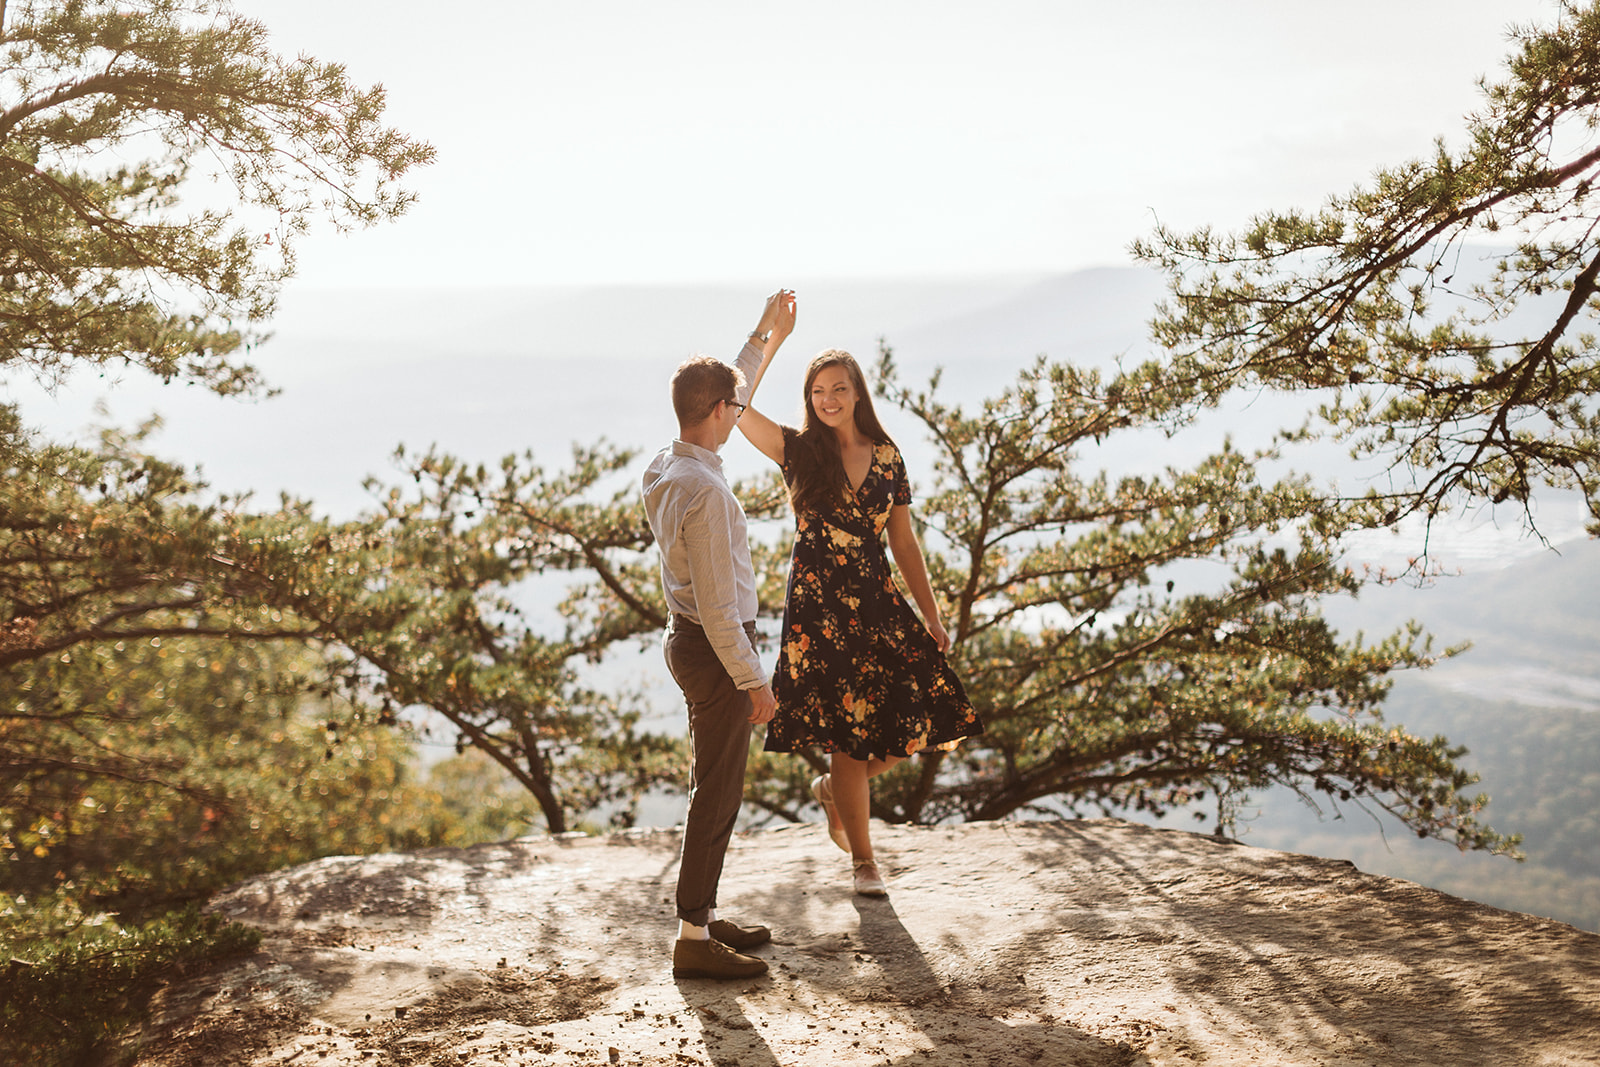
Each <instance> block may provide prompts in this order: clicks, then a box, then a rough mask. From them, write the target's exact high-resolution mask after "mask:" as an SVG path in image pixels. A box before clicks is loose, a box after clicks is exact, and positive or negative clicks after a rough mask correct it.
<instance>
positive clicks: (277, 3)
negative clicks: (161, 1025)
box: [236, 0, 1555, 287]
mask: <svg viewBox="0 0 1600 1067" xmlns="http://www.w3.org/2000/svg"><path fill="white" fill-rule="evenodd" d="M236 3H237V6H238V7H239V8H240V10H242V11H244V12H246V13H248V14H250V15H252V16H255V17H257V18H260V19H261V20H262V21H264V22H265V23H266V24H267V25H268V26H269V27H270V28H271V30H272V32H273V38H274V41H275V42H276V44H277V47H278V48H279V50H280V51H283V52H288V53H295V52H308V53H310V54H313V55H316V56H318V57H320V58H324V59H337V60H340V61H343V62H345V63H346V64H347V66H348V67H349V69H350V71H351V72H352V74H353V75H354V76H355V77H356V78H357V79H358V80H360V81H362V82H363V83H368V84H370V83H372V82H382V83H383V84H384V85H385V86H386V87H387V89H388V91H389V101H390V112H391V117H392V120H393V122H394V123H395V124H396V125H398V126H400V127H402V128H404V129H406V130H408V131H411V132H414V133H416V134H418V135H420V136H422V137H425V138H427V139H428V140H431V141H432V142H433V143H434V144H435V145H436V146H437V147H438V149H439V159H438V162H437V163H436V164H435V165H434V166H433V167H431V168H429V169H428V170H427V171H425V172H423V173H420V174H419V175H418V176H417V178H416V181H415V183H414V186H415V188H416V189H417V190H418V191H419V192H420V193H421V195H422V202H421V203H420V204H419V205H418V206H417V207H416V208H415V209H414V211H413V212H412V213H411V214H410V215H408V216H406V217H405V218H404V219H402V220H401V221H400V222H398V223H396V224H391V225H388V226H384V227H382V228H380V229H379V230H377V231H367V232H363V233H360V234H357V235H355V236H353V237H343V236H331V235H330V236H326V237H324V236H317V237H315V238H313V239H311V240H308V241H306V242H305V243H304V244H303V245H302V247H301V259H300V280H299V281H298V282H297V283H296V284H297V286H305V287H323V286H329V285H346V284H361V285H377V286H391V285H440V284H449V285H454V284H460V285H485V284H491V285H499V284H547V283H563V284H564V283H583V284H589V283H617V282H628V283H646V284H680V283H698V282H724V281H731V282H739V283H754V284H757V285H759V286H762V287H765V286H767V285H771V284H778V283H780V282H783V283H795V282H799V281H802V280H804V279H808V278H861V277H889V276H902V277H903V276H908V275H909V276H918V275H972V274H987V273H1034V272H1041V271H1064V270H1072V269H1077V268H1080V267H1089V266H1102V265H1107V264H1118V263H1125V262H1126V261H1127V256H1126V248H1127V245H1128V243H1129V242H1130V241H1131V240H1132V239H1133V238H1135V237H1137V236H1139V235H1141V234H1144V233H1146V232H1148V231H1149V229H1150V227H1151V225H1152V224H1153V222H1154V220H1155V219H1156V218H1157V217H1159V218H1160V219H1161V220H1162V221H1164V222H1167V223H1169V224H1176V225H1180V226H1186V227H1187V226H1192V225H1200V224H1205V223H1214V224H1217V225H1221V226H1224V227H1231V226H1237V225H1238V224H1240V223H1242V222H1243V221H1244V220H1245V219H1246V218H1248V216H1249V215H1250V214H1251V213H1253V212H1257V211H1261V210H1264V209H1268V208H1282V207H1287V206H1291V205H1304V206H1311V205H1314V204H1316V203H1318V202H1319V201H1320V200H1321V199H1322V198H1323V197H1324V195H1325V194H1327V193H1329V192H1334V191H1344V190H1346V189H1348V188H1349V187H1350V186H1351V185H1353V184H1354V183H1356V182H1358V181H1360V180H1362V179H1363V178H1364V177H1366V176H1367V175H1368V174H1370V173H1371V172H1372V170H1373V169H1374V168H1376V167H1378V166H1381V165H1385V164H1392V163H1397V162H1400V161H1401V160H1403V159H1407V158H1411V157H1413V156H1416V155H1419V154H1425V153H1427V152H1428V151H1429V149H1430V145H1431V142H1432V139H1433V138H1434V137H1435V136H1438V135H1441V134H1442V135H1444V136H1446V137H1447V138H1449V137H1452V136H1454V135H1456V134H1457V133H1458V132H1459V130H1460V129H1461V125H1462V123H1461V118H1462V116H1463V114H1465V113H1466V112H1468V111H1470V110H1472V109H1474V108H1475V107H1476V106H1477V103H1478V98H1477V90H1476V86H1475V81H1476V78H1477V77H1478V75H1480V74H1483V73H1487V72H1498V70H1499V69H1500V66H1501V63H1502V60H1503V58H1504V56H1505V55H1506V54H1507V52H1508V49H1509V45H1508V43H1507V41H1506V38H1505V34H1506V30H1507V28H1508V27H1509V26H1510V25H1512V24H1514V23H1519V24H1520V23H1527V22H1540V23H1545V22H1548V21H1549V20H1551V19H1553V18H1554V16H1555V4H1554V2H1553V0H1342V2H1341V3H1338V4H1326V3H1319V4H1311V3H1305V2H1296V0H1288V2H1285V0H1210V2H1206V3H1196V2H1195V0H1139V2H1133V3H1124V4H1111V3H1104V4H1094V5H1090V4H1084V3H1078V2H1063V0H985V2H983V3H981V4H980V3H976V2H972V0H966V2H951V0H917V2H881V3H880V2H872V0H848V2H835V0H825V2H809V0H802V2H799V3H794V4H786V5H778V4H754V3H749V2H742V3H741V2H731V0H679V2H674V3H662V2H660V0H593V2H580V0H572V2H555V0H531V2H530V0H477V2H476V3H473V4H467V5H459V6H446V5H442V4H438V3H426V4H425V3H418V2H415V0H381V2H380V0H334V2H330V0H236Z"/></svg>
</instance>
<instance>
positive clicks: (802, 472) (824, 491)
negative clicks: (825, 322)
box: [789, 348, 894, 515]
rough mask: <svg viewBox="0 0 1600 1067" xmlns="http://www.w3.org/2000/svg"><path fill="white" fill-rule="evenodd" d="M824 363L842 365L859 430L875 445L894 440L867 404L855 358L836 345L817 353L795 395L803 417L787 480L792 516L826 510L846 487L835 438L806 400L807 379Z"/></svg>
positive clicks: (811, 379) (869, 397)
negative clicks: (802, 404) (800, 401)
mask: <svg viewBox="0 0 1600 1067" xmlns="http://www.w3.org/2000/svg"><path fill="white" fill-rule="evenodd" d="M829 367H843V368H844V371H845V373H846V374H848V375H849V376H850V384H851V386H852V387H854V389H855V391H856V408H855V424H856V429H857V430H858V431H859V432H860V433H861V435H862V436H863V437H866V438H868V439H869V440H871V441H874V442H876V443H877V444H891V445H892V444H894V441H893V440H892V439H891V438H890V437H889V434H888V432H887V431H885V430H884V428H883V423H881V422H879V421H878V413H877V411H875V410H874V409H873V407H872V394H871V393H870V392H868V391H867V377H866V375H865V374H862V373H861V365H860V364H859V363H857V362H856V357H854V356H852V355H851V354H850V353H848V352H846V351H845V350H844V349H842V348H830V349H827V350H826V351H824V352H819V353H818V354H817V356H816V358H815V359H813V360H812V361H811V365H810V366H808V367H806V384H805V387H804V389H803V390H802V391H801V394H800V395H801V397H802V398H803V399H804V402H805V419H804V421H803V422H802V423H801V425H800V434H799V445H800V447H799V448H797V449H795V459H794V463H793V467H794V481H793V482H791V483H790V485H789V503H790V505H791V506H792V507H793V508H794V510H795V514H796V515H799V514H801V513H803V512H819V513H827V512H829V511H832V510H833V509H834V508H835V507H836V506H837V505H838V504H839V502H840V501H842V500H844V498H845V494H846V493H847V492H848V491H849V487H850V482H849V480H848V479H847V478H846V477H845V473H844V455H843V453H841V452H840V451H839V438H838V436H837V435H835V434H834V432H833V430H832V429H830V428H829V427H828V426H827V424H825V423H823V422H821V421H820V420H819V419H818V418H817V413H816V409H815V408H813V407H812V405H811V383H812V382H814V381H816V379H817V375H819V374H821V373H822V372H823V371H825V370H827V369H828V368H829Z"/></svg>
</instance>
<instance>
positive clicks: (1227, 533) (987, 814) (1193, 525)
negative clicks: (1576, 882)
mask: <svg viewBox="0 0 1600 1067" xmlns="http://www.w3.org/2000/svg"><path fill="white" fill-rule="evenodd" d="M1166 381H1167V379H1166V377H1165V372H1164V369H1163V368H1160V367H1156V366H1143V367H1138V368H1135V369H1133V370H1130V371H1124V372H1120V373H1118V374H1116V375H1114V376H1112V377H1111V378H1110V379H1108V380H1102V376H1101V375H1100V374H1099V373H1098V372H1093V371H1083V370H1080V369H1076V368H1072V367H1067V366H1061V365H1051V364H1048V363H1046V362H1044V361H1040V362H1039V363H1037V364H1036V365H1035V366H1034V367H1033V368H1031V369H1030V370H1027V371H1025V372H1023V373H1022V374H1021V375H1020V376H1019V378H1018V381H1017V383H1016V384H1015V385H1014V386H1013V387H1012V388H1010V389H1008V390H1006V391H1005V392H1004V393H1003V394H1001V395H1000V396H999V397H996V398H994V399H991V400H988V401H985V402H983V404H982V405H981V408H980V409H979V410H978V411H975V412H972V413H967V412H964V411H963V410H962V409H961V408H959V407H949V406H946V405H945V404H943V403H942V402H940V401H939V400H938V399H937V397H936V395H935V389H936V385H937V382H936V381H935V382H934V383H933V386H931V387H930V389H929V390H927V391H925V392H911V391H908V390H905V389H903V388H902V387H901V386H900V385H899V383H898V380H897V378H896V375H895V372H894V367H893V363H892V360H891V359H890V358H889V356H888V353H887V352H886V353H885V355H884V358H883V360H882V361H881V363H880V367H879V390H880V392H882V393H883V394H884V395H886V396H887V397H889V398H891V399H892V400H894V401H895V402H896V403H898V404H899V406H900V407H901V408H902V409H903V410H904V411H905V412H907V413H908V414H909V415H911V416H913V417H914V418H915V419H916V420H918V421H919V422H921V423H922V424H923V426H924V427H925V428H926V430H927V432H928V435H929V437H930V438H931V439H932V440H933V441H934V442H935V443H936V445H937V448H938V456H937V459H936V461H935V478H934V481H933V484H932V486H931V488H930V489H929V490H927V491H925V492H924V493H923V494H922V497H923V501H924V502H923V503H922V504H921V505H920V507H919V511H920V513H921V515H922V516H923V521H924V526H925V529H924V537H925V538H926V539H927V540H928V541H929V543H930V545H932V546H935V547H936V548H937V549H938V550H936V551H934V552H932V553H931V555H932V557H933V558H932V559H931V560H930V573H931V575H932V577H933V580H934V584H935V587H936V589H938V590H939V591H940V593H941V595H942V596H943V597H944V598H945V604H944V608H943V613H944V615H945V618H946V619H947V620H949V622H950V623H951V624H952V625H951V626H950V628H951V630H952V635H953V637H954V641H955V645H954V649H953V651H952V659H953V661H954V662H955V663H956V665H957V670H958V672H959V673H960V674H961V676H962V677H963V678H964V679H965V680H966V682H967V685H968V691H969V693H970V694H971V696H972V697H973V701H974V704H975V706H977V708H978V709H979V712H980V714H981V715H982V716H983V718H984V721H985V723H986V724H987V725H988V730H987V732H986V733H985V734H984V735H983V736H982V737H981V738H978V739H975V740H974V741H970V742H968V743H966V744H964V745H963V746H962V747H961V748H960V749H958V750H956V751H955V752H953V753H950V754H948V755H946V754H939V753H923V754H922V755H921V756H920V758H919V759H918V760H917V761H914V762H911V763H908V765H906V766H903V767H901V768H897V769H896V772H893V773H892V774H891V776H888V777H886V778H885V779H884V782H885V788H883V789H875V791H874V794H875V800H874V803H875V805H876V806H877V812H878V814H880V815H881V816H882V817H884V818H887V819H892V820H913V821H924V820H938V819H944V818H951V817H959V818H968V819H993V818H1001V817H1004V816H1006V815H1010V814H1013V813H1016V812H1020V811H1030V810H1036V811H1057V810H1060V809H1061V808H1062V807H1065V808H1067V809H1069V810H1075V809H1080V808H1083V807H1091V808H1098V809H1102V810H1117V809H1127V808H1131V809H1133V810H1136V811H1144V812H1149V813H1152V814H1160V813H1162V812H1165V811H1168V810H1171V809H1173V808H1174V807H1179V806H1183V805H1186V804H1189V803H1192V802H1194V801H1195V800H1197V799H1201V798H1204V797H1206V796H1208V795H1209V796H1211V797H1214V798H1216V799H1217V801H1218V805H1219V819H1220V821H1221V822H1222V823H1223V824H1227V823H1228V822H1229V821H1230V820H1231V817H1232V809H1231V804H1233V803H1234V802H1235V801H1236V800H1237V798H1239V797H1241V796H1242V795H1244V794H1245V793H1246V792H1247V791H1249V790H1253V789H1259V788H1261V787H1263V786H1265V785H1267V784H1269V783H1278V784H1284V785H1288V786H1290V787H1292V788H1295V789H1305V790H1310V791H1314V792H1321V793H1328V794H1334V795H1343V796H1352V795H1362V796H1365V797H1368V798H1369V799H1371V801H1372V802H1373V803H1375V804H1377V805H1378V806H1379V807H1382V808H1385V809H1387V810H1388V811H1390V812H1391V813H1392V814H1394V815H1395V816H1396V817H1398V818H1399V819H1401V820H1402V821H1404V822H1405V823H1406V824H1407V825H1408V826H1410V827H1411V828H1412V829H1413V830H1415V831H1416V832H1418V833H1420V834H1426V835H1428V836H1439V837H1446V838H1449V839H1451V840H1453V841H1455V843H1456V844H1457V845H1458V846H1460V847H1462V848H1472V849H1486V850H1490V851H1502V850H1506V849H1509V848H1511V847H1513V846H1514V844H1515V842H1514V840H1512V839H1507V838H1504V837H1502V836H1501V835H1499V834H1496V833H1495V832H1494V831H1492V830H1490V829H1488V828H1487V827H1485V826H1483V825H1481V824H1480V823H1479V822H1478V819H1477V815H1478V813H1479V812H1480V811H1481V809H1482V806H1483V804H1484V803H1485V801H1486V798H1484V797H1480V796H1469V795H1467V794H1466V793H1465V792H1464V790H1465V789H1466V788H1467V787H1468V786H1470V785H1471V784H1472V782H1473V781H1474V779H1473V777H1472V776H1471V775H1470V774H1469V773H1467V772H1466V771H1464V770H1462V769H1461V768H1459V767H1457V766H1456V765H1455V760H1456V759H1457V758H1458V757H1459V756H1460V752H1459V751H1458V750H1455V749H1453V748H1451V747H1450V745H1449V744H1448V742H1446V741H1445V740H1444V739H1443V738H1435V739H1433V740H1426V739H1422V738H1417V737H1413V736H1411V735H1409V734H1406V733H1405V732H1404V731H1401V730H1398V729H1393V728H1389V727H1387V726H1385V725H1384V724H1383V722H1382V716H1381V713H1380V706H1381V702H1382V700H1383V698H1384V695H1385V694H1386V692H1387V690H1388V676H1389V674H1390V672H1392V671H1395V670H1398V669H1403V668H1407V667H1417V666H1424V665H1426V664H1427V663H1429V662H1431V660H1432V655H1431V653H1430V651H1429V648H1428V643H1427V642H1426V641H1424V640H1422V639H1421V635H1420V632H1419V631H1418V629H1417V628H1416V627H1415V626H1412V627H1410V628H1408V629H1406V630H1404V631H1402V632H1399V633H1396V634H1394V635H1391V636H1390V637H1388V638H1386V639H1384V640H1383V641H1381V642H1379V643H1377V644H1373V645H1367V644H1363V643H1362V642H1361V640H1360V639H1359V638H1358V639H1357V640H1356V641H1355V642H1341V641H1340V640H1339V639H1338V638H1337V635H1336V634H1335V633H1334V632H1333V630H1332V629H1331V628H1330V627H1329V626H1328V624H1327V623H1326V621H1325V620H1323V619H1322V618H1321V617H1320V615H1319V614H1318V613H1317V611H1316V610H1315V605H1316V601H1317V600H1318V599H1319V598H1322V597H1327V596H1338V595H1349V594H1353V593H1354V592H1355V591H1356V590H1357V589H1358V588H1359V586H1360V582H1361V579H1360V577H1359V576H1358V575H1356V574H1355V573H1353V572H1351V571H1350V570H1348V569H1346V568H1344V567H1341V566H1339V565H1338V564H1337V563H1336V560H1337V558H1338V547H1339V546H1338V538H1339V537H1340V536H1341V535H1342V533H1343V532H1344V530H1345V526H1344V524H1343V518H1342V516H1341V515H1340V514H1339V512H1338V511H1337V510H1336V509H1332V508H1329V507H1328V506H1327V505H1326V504H1325V503H1324V502H1323V501H1321V500H1320V499H1319V498H1318V497H1317V496H1316V495H1315V494H1314V493H1312V492H1311V491H1310V490H1309V487H1308V486H1307V484H1306V483H1305V482H1303V481H1301V480H1286V481H1281V482H1278V483H1273V484H1264V483H1263V482H1262V480H1261V477H1260V474H1259V468H1258V464H1260V463H1261V462H1263V461H1265V460H1269V459H1273V458H1275V457H1274V456H1273V454H1272V453H1270V452H1266V453H1261V454H1258V455H1255V456H1246V455H1243V454H1241V453H1239V452H1236V451H1234V450H1233V449H1232V448H1231V447H1228V446H1224V448H1223V449H1222V450H1221V451H1220V452H1218V453H1217V454H1215V455H1211V456H1206V457H1202V458H1201V459H1200V460H1198V461H1197V462H1196V463H1195V464H1194V465H1193V466H1192V467H1191V468H1190V469H1187V470H1181V469H1168V470H1167V471H1166V472H1164V473H1163V474H1161V475H1145V476H1129V477H1125V478H1123V479H1121V480H1119V481H1117V482H1116V483H1112V482H1111V481H1110V480H1108V479H1107V478H1106V477H1105V476H1104V475H1097V476H1094V477H1092V478H1082V477H1079V476H1077V475H1076V474H1075V473H1074V469H1073V468H1074V465H1075V464H1074V460H1075V459H1076V453H1077V450H1078V449H1080V448H1082V447H1085V446H1091V445H1092V444H1093V443H1095V442H1097V441H1098V440H1099V439H1101V438H1103V437H1105V436H1106V435H1108V434H1112V433H1115V432H1118V431H1130V430H1135V429H1138V428H1140V427H1148V426H1153V425H1160V424H1161V422H1162V420H1163V419H1165V418H1166V417H1167V416H1168V414H1169V413H1170V411H1171V408H1172V407H1173V406H1174V405H1175V404H1177V403H1181V402H1182V400H1183V397H1182V394H1181V391H1178V392H1174V391H1172V390H1168V389H1166V388H1165V383H1166ZM1201 564H1204V566H1203V567H1201V566H1199V565H1201ZM1180 585H1181V586H1182V587H1183V588H1182V589H1180V588H1179V587H1180ZM1163 591H1164V595H1163Z"/></svg>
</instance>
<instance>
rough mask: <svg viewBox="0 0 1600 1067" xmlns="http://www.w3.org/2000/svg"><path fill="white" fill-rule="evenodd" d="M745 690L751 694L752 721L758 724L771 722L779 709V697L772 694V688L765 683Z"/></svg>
mask: <svg viewBox="0 0 1600 1067" xmlns="http://www.w3.org/2000/svg"><path fill="white" fill-rule="evenodd" d="M745 692H746V693H749V694H750V722H751V723H752V724H754V725H756V726H759V725H761V724H762V723H764V722H771V721H772V715H773V713H774V712H775V711H777V710H778V699H777V698H776V697H774V696H773V695H772V690H771V689H770V688H769V687H767V686H764V685H763V686H758V687H757V688H755V689H746V690H745Z"/></svg>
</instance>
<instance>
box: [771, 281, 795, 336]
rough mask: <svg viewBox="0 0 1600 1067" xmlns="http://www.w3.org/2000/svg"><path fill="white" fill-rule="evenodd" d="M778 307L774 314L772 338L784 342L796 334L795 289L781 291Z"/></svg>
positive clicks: (778, 297) (778, 296)
mask: <svg viewBox="0 0 1600 1067" xmlns="http://www.w3.org/2000/svg"><path fill="white" fill-rule="evenodd" d="M777 300H778V306H777V308H776V309H775V311H774V313H773V320H772V336H773V338H774V339H776V340H778V341H782V340H783V339H784V338H786V337H788V336H789V335H790V334H791V333H794V317H795V298H794V290H793V289H779V290H778V292H777Z"/></svg>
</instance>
